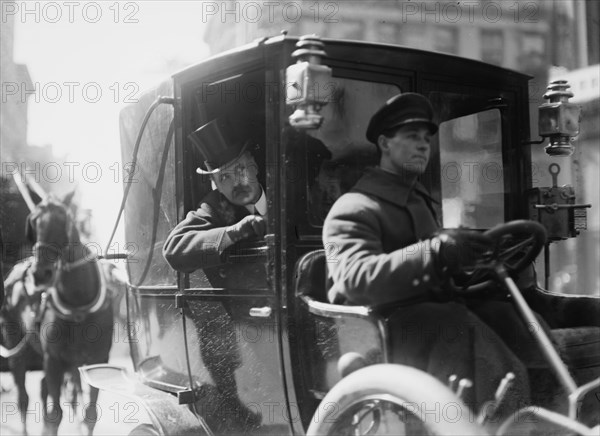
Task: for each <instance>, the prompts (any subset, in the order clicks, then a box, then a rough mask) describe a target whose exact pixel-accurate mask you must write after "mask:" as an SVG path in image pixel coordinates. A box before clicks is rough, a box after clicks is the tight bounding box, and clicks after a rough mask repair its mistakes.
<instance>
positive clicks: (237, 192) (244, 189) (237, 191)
mask: <svg viewBox="0 0 600 436" xmlns="http://www.w3.org/2000/svg"><path fill="white" fill-rule="evenodd" d="M248 192H250V188H248V187H247V186H236V187H234V188H233V195H234V196H236V195H240V194H247V193H248Z"/></svg>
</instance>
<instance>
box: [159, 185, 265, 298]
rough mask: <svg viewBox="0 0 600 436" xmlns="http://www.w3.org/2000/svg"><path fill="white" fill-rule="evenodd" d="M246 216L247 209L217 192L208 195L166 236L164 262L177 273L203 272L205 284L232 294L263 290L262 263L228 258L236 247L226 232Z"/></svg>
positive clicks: (263, 275)
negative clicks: (239, 290) (227, 290)
mask: <svg viewBox="0 0 600 436" xmlns="http://www.w3.org/2000/svg"><path fill="white" fill-rule="evenodd" d="M247 215H250V212H249V211H248V209H246V208H245V207H243V206H237V205H234V204H232V203H230V202H229V200H227V198H225V196H223V194H221V193H220V192H219V191H217V190H214V191H211V192H209V193H208V194H207V195H206V196H205V197H204V198H203V199H202V201H201V203H200V207H199V208H198V209H196V210H193V211H190V212H188V214H187V216H186V217H185V219H184V220H183V221H181V222H180V223H179V224H177V226H175V228H174V229H173V230H172V231H171V233H170V234H169V236H168V237H167V239H166V241H165V244H164V246H163V255H164V256H165V259H166V260H167V262H168V263H169V265H171V267H172V268H173V269H175V270H177V271H181V272H186V273H191V272H193V271H195V270H197V269H202V270H203V273H204V276H205V279H206V280H207V281H208V283H206V285H208V286H210V287H213V288H227V289H230V290H231V291H232V292H235V290H236V289H263V288H265V287H266V286H267V280H266V263H265V262H261V261H256V262H246V261H240V262H236V261H235V260H233V261H232V260H231V257H230V256H229V257H227V255H231V254H235V252H236V250H237V248H238V247H239V244H233V242H232V241H231V239H230V238H229V237H227V235H226V233H225V230H226V228H227V227H228V226H230V225H232V224H235V223H237V222H239V221H240V220H241V219H242V218H244V217H245V216H247ZM226 251H227V253H226ZM202 280H204V278H203V279H202Z"/></svg>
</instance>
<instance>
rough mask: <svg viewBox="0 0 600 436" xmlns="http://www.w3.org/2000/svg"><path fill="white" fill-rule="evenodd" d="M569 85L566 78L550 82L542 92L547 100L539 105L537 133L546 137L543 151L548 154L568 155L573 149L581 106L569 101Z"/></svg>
mask: <svg viewBox="0 0 600 436" xmlns="http://www.w3.org/2000/svg"><path fill="white" fill-rule="evenodd" d="M570 87H571V86H570V85H569V84H568V83H567V81H566V80H555V81H553V82H550V85H548V91H547V92H546V93H545V94H544V98H545V99H548V100H549V101H548V102H546V103H544V104H542V105H540V107H539V121H538V123H539V133H540V136H542V137H544V138H545V137H548V140H549V144H548V145H547V146H546V147H545V151H546V154H548V155H549V156H570V155H571V154H573V151H574V149H575V148H574V147H573V145H572V141H573V138H574V137H575V136H577V135H578V134H579V122H580V120H581V106H578V105H576V104H574V103H570V102H569V98H570V97H573V93H572V92H571V91H569V90H568V88H570Z"/></svg>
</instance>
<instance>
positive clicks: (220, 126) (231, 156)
mask: <svg viewBox="0 0 600 436" xmlns="http://www.w3.org/2000/svg"><path fill="white" fill-rule="evenodd" d="M188 138H189V139H190V141H192V143H193V144H194V145H195V146H196V147H198V149H199V150H200V152H201V153H202V156H203V157H204V166H205V167H206V170H204V169H202V168H197V169H196V172H197V173H199V174H215V173H217V172H219V171H220V169H221V168H222V167H224V166H225V165H226V164H228V163H230V162H232V161H234V160H235V159H237V158H238V157H240V156H241V155H242V154H243V153H244V151H246V150H247V149H248V146H249V145H250V143H251V141H244V139H243V138H242V137H241V136H240V135H239V134H238V131H237V130H235V129H234V128H232V127H231V126H230V125H228V123H227V122H226V121H225V120H219V119H214V120H212V121H210V122H208V123H206V124H205V125H203V126H201V127H199V128H198V129H196V130H195V131H194V132H192V133H190V135H189V136H188Z"/></svg>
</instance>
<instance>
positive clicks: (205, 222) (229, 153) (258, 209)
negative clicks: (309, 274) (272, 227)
mask: <svg viewBox="0 0 600 436" xmlns="http://www.w3.org/2000/svg"><path fill="white" fill-rule="evenodd" d="M189 139H190V142H191V143H192V144H193V145H194V146H195V147H196V148H197V149H198V150H199V151H200V153H201V155H202V157H203V166H200V167H198V168H197V169H196V172H197V173H199V174H203V175H209V176H210V177H211V180H212V182H213V183H214V185H215V186H216V189H215V190H213V191H212V192H210V193H208V194H207V195H206V196H205V197H204V198H203V199H202V201H201V203H200V207H199V208H198V209H197V210H195V211H190V212H189V213H188V214H187V216H186V218H185V219H184V220H183V221H182V222H180V223H179V224H178V225H177V226H176V227H175V228H174V229H173V230H172V231H171V233H170V234H169V236H168V237H167V240H166V241H165V245H164V247H163V254H164V256H165V258H166V260H167V262H169V264H170V265H171V266H172V267H173V268H174V269H176V270H178V271H183V272H191V271H194V270H196V269H198V268H209V267H213V266H217V265H219V264H221V263H222V262H223V259H222V254H223V252H224V251H225V250H226V249H227V248H229V247H231V246H232V245H233V244H235V243H237V242H240V241H243V240H248V239H254V238H261V237H263V236H264V234H265V230H266V222H265V217H266V212H267V201H266V196H265V192H264V190H263V188H262V186H261V185H260V183H259V181H258V179H257V176H258V166H257V164H256V161H255V160H254V157H253V156H252V153H251V148H252V147H251V146H252V145H253V142H252V141H250V140H248V139H246V138H243V137H242V135H241V134H240V133H239V131H238V130H236V129H235V128H233V126H231V125H230V124H229V123H228V122H227V120H224V119H214V120H212V121H210V122H208V123H206V124H204V125H203V126H201V127H200V128H198V129H197V130H196V131H194V132H193V133H191V134H190V135H189Z"/></svg>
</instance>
